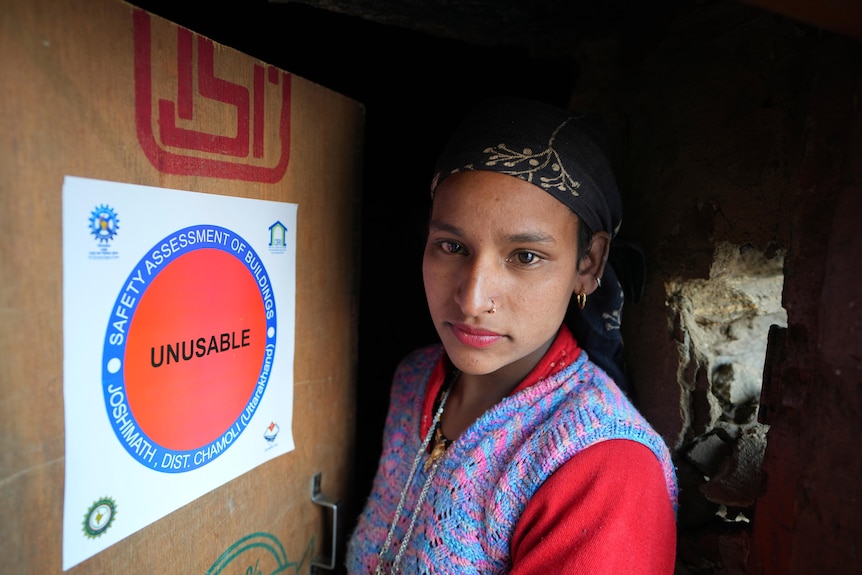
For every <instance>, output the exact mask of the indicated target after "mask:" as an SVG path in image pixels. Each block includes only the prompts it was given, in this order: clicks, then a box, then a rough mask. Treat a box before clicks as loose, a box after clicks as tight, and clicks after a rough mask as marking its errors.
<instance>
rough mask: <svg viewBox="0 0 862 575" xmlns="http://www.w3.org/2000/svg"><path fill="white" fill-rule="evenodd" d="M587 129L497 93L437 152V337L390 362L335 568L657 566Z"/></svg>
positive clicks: (662, 569)
mask: <svg viewBox="0 0 862 575" xmlns="http://www.w3.org/2000/svg"><path fill="white" fill-rule="evenodd" d="M595 129H596V128H595V125H594V123H593V121H592V120H591V119H590V117H588V116H584V115H582V114H578V113H575V112H573V111H571V110H565V109H559V108H556V107H553V106H549V105H546V104H543V103H539V102H531V101H526V100H520V99H499V100H494V101H490V102H486V103H485V104H484V105H482V106H480V107H479V108H477V109H476V110H474V111H473V112H472V113H471V114H469V115H468V116H467V117H466V118H465V120H464V122H463V123H462V125H461V127H460V129H459V130H458V131H457V132H456V134H455V135H454V136H453V138H452V139H451V141H450V143H449V145H448V146H447V147H446V149H445V150H444V152H443V154H442V155H441V157H440V158H439V160H438V164H437V172H436V175H435V177H434V180H433V182H432V186H431V187H432V194H433V203H432V210H431V217H430V223H429V229H428V237H427V242H426V247H425V253H424V257H423V266H422V272H423V277H424V283H425V292H426V297H427V300H428V308H429V311H430V313H431V318H432V320H433V322H434V325H435V327H436V330H437V332H438V334H439V337H440V340H441V344H435V345H432V346H430V347H426V348H423V349H419V350H417V351H415V352H413V353H412V354H410V355H409V356H408V357H406V358H405V359H404V360H403V361H402V363H401V364H400V365H399V367H398V369H397V371H396V374H395V378H394V382H393V387H392V391H391V397H390V405H389V412H388V415H387V420H386V428H385V430H384V439H383V441H384V443H383V452H382V455H381V459H380V464H379V467H378V470H377V474H376V476H375V479H374V484H373V488H372V493H371V495H370V497H369V499H368V501H367V503H366V506H365V509H364V511H363V513H362V515H361V516H360V518H359V522H358V524H357V527H356V529H355V531H354V533H353V534H352V536H351V539H350V543H349V546H348V553H347V568H348V572H349V573H352V574H364V573H410V574H418V573H423V574H424V573H441V574H447V575H457V574H462V573H477V574H486V573H512V574H518V575H524V574H541V575H547V574H548V573H572V574H575V573H578V574H590V575H596V574H614V575H618V574H620V573H626V574H627V575H630V574H667V575H670V574H672V573H673V571H674V558H675V547H676V525H675V513H676V504H677V484H676V478H675V475H674V469H673V465H672V462H671V458H670V455H669V452H668V449H667V447H666V445H665V444H664V442H663V440H662V439H661V437H660V436H658V435H657V434H656V432H655V431H654V430H653V429H652V428H651V426H650V425H649V423H647V421H646V420H645V419H644V418H643V417H642V416H641V415H640V414H639V413H638V411H637V410H636V408H635V407H634V406H633V405H632V403H631V402H630V401H629V399H628V397H627V396H626V394H625V393H624V392H623V391H621V389H620V386H619V385H618V383H617V382H615V381H614V378H617V379H618V380H621V379H622V378H623V374H624V373H625V372H624V370H623V369H622V367H621V365H620V357H621V355H620V343H621V342H620V339H619V320H620V314H621V307H622V290H621V288H620V286H619V283H618V282H617V281H616V277H615V275H614V273H613V270H612V269H611V267H610V266H609V265H608V263H607V262H608V255H609V250H610V247H611V242H612V240H613V237H614V235H615V234H616V232H617V230H618V228H619V224H620V219H621V207H620V199H619V192H618V190H617V187H616V184H615V182H614V178H613V174H612V172H611V168H610V164H609V161H608V159H607V157H606V156H605V154H604V153H603V151H602V147H601V145H600V144H599V141H598V140H597V137H596V134H597V133H596V132H595ZM570 308H572V310H571V312H572V313H567V312H568V311H569V309H570ZM567 315H569V316H570V318H569V319H570V321H571V322H572V323H571V326H572V327H569V324H568V323H567V321H564V320H566V318H567ZM573 333H576V334H578V339H576V338H575V336H574V335H573Z"/></svg>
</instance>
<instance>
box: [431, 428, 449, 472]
mask: <svg viewBox="0 0 862 575" xmlns="http://www.w3.org/2000/svg"><path fill="white" fill-rule="evenodd" d="M451 443H452V442H451V441H449V440H448V439H446V438H445V437H443V432H442V431H440V426H439V425H438V426H437V429H436V430H435V431H434V447H433V449H431V455H429V456H428V459H426V460H425V471H428V470H429V469H431V466H432V465H434V462H435V461H437V460H438V459H440V458H441V457H443V454H444V453H446V449H448V448H449V445H450V444H451Z"/></svg>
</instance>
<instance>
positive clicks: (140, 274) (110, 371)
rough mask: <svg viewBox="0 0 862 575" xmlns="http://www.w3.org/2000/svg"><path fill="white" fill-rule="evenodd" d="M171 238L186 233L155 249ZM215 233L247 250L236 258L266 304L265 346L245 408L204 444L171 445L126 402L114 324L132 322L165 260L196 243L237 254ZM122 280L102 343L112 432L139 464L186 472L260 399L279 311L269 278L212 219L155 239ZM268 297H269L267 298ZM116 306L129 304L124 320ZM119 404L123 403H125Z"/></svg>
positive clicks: (220, 449)
mask: <svg viewBox="0 0 862 575" xmlns="http://www.w3.org/2000/svg"><path fill="white" fill-rule="evenodd" d="M175 238H185V245H182V246H180V245H179V242H177V245H178V247H177V249H175V250H174V249H172V250H170V251H169V253H168V254H167V255H165V254H164V253H163V252H161V251H159V250H160V248H161V246H163V245H164V244H166V243H170V242H171V241H172V239H175ZM218 238H230V239H231V240H232V241H240V242H242V243H243V244H245V246H244V249H245V250H246V251H247V252H248V253H250V254H251V256H252V258H251V261H249V260H247V259H246V258H240V257H237V259H238V260H239V261H241V262H242V263H243V265H244V266H245V267H246V269H248V271H249V273H251V274H252V276H254V277H255V279H256V283H257V286H258V289H259V290H260V295H261V298H262V299H263V301H264V308H265V309H266V341H267V343H266V345H265V349H266V352H265V353H264V358H263V360H262V362H261V366H260V374H259V376H258V385H257V386H255V390H254V391H253V392H252V393H251V395H250V396H249V399H248V402H247V403H246V407H245V409H244V410H243V411H242V412H241V413H240V415H239V416H238V417H237V418H236V420H235V421H234V422H233V423H232V424H231V425H230V426H229V427H228V428H227V429H226V430H225V431H224V432H223V433H222V434H221V435H220V436H219V437H218V438H217V439H215V440H213V441H211V442H209V443H207V444H205V445H201V446H198V447H196V448H194V449H188V450H176V449H170V448H167V447H164V446H163V445H159V444H157V443H156V442H155V441H153V440H152V438H150V437H149V436H148V435H147V434H146V433H145V432H144V430H143V429H141V427H140V425H139V424H138V422H137V420H136V419H135V416H134V414H133V413H132V410H131V409H130V408H129V404H128V398H127V396H126V385H125V377H124V371H123V370H124V367H123V359H124V358H125V352H126V332H124V331H122V330H121V329H118V328H117V326H118V325H131V320H132V318H133V317H134V315H135V311H136V310H137V306H138V302H139V301H140V300H141V296H142V295H143V292H144V291H146V288H147V287H149V285H150V283H152V280H153V279H154V278H156V277H157V276H158V274H159V273H160V272H161V270H163V269H165V267H167V264H169V263H171V262H172V261H174V260H176V259H177V258H179V257H181V256H182V255H184V254H187V253H190V252H193V251H195V250H199V249H219V250H222V251H224V252H226V253H229V254H231V255H233V256H234V257H236V256H237V252H236V250H235V249H234V248H231V246H230V243H231V242H227V241H217V239H218ZM155 252H159V253H160V254H162V255H161V259H160V260H159V262H158V263H157V264H154V263H153V262H152V261H151V260H150V256H151V255H152V254H153V253H155ZM154 268H158V269H157V271H156V272H155V273H154V274H152V275H150V272H152V270H153V269H154ZM133 280H137V282H138V284H136V286H135V287H136V289H138V290H139V291H140V292H141V293H139V294H136V297H135V298H134V301H131V302H130V301H129V297H128V296H127V293H126V291H125V290H126V288H127V286H129V285H131V282H132V281H133ZM123 286H124V288H123V290H122V291H121V292H120V294H119V295H118V296H117V299H116V300H115V301H114V306H113V307H112V308H111V317H110V318H109V319H108V328H107V330H106V333H105V342H104V346H103V348H102V393H103V395H104V398H105V410H106V412H107V413H106V414H107V416H108V419H109V421H110V423H111V427H112V428H113V430H114V434H115V435H116V436H117V440H118V441H119V442H120V443H121V444H122V445H123V447H124V448H125V449H126V451H127V452H128V453H129V455H131V456H132V458H134V459H135V460H136V461H138V462H139V463H140V464H142V465H144V466H146V467H148V468H151V469H155V470H157V471H161V472H163V473H185V472H187V471H193V470H195V469H198V468H200V467H203V466H205V465H207V464H209V463H212V462H213V461H215V460H216V459H217V458H218V457H220V456H221V455H222V454H224V453H225V452H226V451H227V450H228V449H229V448H230V447H231V446H232V445H234V444H235V443H236V440H237V439H238V438H239V436H240V435H241V434H242V433H243V431H245V428H246V424H247V423H248V422H249V421H250V420H251V418H252V416H253V415H254V413H255V412H256V411H257V408H258V407H259V406H260V403H261V402H260V401H255V396H257V397H262V395H263V392H265V391H266V387H267V385H268V384H269V378H270V376H271V374H272V363H273V359H274V350H275V349H276V336H277V335H278V330H277V329H276V326H277V324H278V316H277V314H276V305H275V297H274V295H273V293H272V282H271V281H270V278H269V274H268V273H267V271H266V268H265V266H264V265H263V261H262V260H261V259H260V256H259V255H258V254H257V252H255V251H254V249H253V248H252V247H251V244H249V242H247V241H245V240H244V239H243V238H242V236H239V235H238V234H236V233H234V232H233V231H231V230H228V229H227V228H223V227H220V226H213V225H196V226H189V227H186V228H183V229H181V230H178V231H176V232H174V233H172V234H170V235H168V236H166V237H165V238H163V239H162V240H161V241H159V242H157V243H156V244H155V245H154V246H153V248H152V249H150V250H149V251H148V252H147V254H146V255H145V256H144V257H143V258H141V260H140V261H139V262H138V264H137V265H136V266H135V267H134V269H133V270H132V272H131V273H130V274H129V275H128V277H127V278H126V281H125V282H124V283H123ZM124 298H125V299H124ZM268 299H269V300H271V301H270V302H268V301H267V300H268ZM120 308H124V309H126V310H128V311H127V312H126V313H128V317H123V318H121V319H122V320H123V321H124V322H125V324H123V323H119V322H115V318H116V315H115V314H116V313H117V310H118V309H120ZM270 312H271V313H270ZM260 386H263V390H262V391H258V389H257V388H258V387H260ZM123 406H124V407H125V408H124V409H123ZM228 439H229V440H228ZM201 452H206V453H207V456H206V457H200V458H195V457H194V455H195V454H199V453H201ZM178 457H179V458H185V461H186V462H187V465H185V466H183V467H182V468H175V467H173V466H169V467H167V468H165V467H162V466H159V462H160V461H165V460H173V459H171V458H178Z"/></svg>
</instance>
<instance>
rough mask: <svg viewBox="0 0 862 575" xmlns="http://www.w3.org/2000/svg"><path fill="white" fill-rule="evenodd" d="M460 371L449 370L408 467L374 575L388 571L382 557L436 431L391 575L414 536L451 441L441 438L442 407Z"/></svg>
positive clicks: (387, 547)
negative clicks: (420, 485)
mask: <svg viewBox="0 0 862 575" xmlns="http://www.w3.org/2000/svg"><path fill="white" fill-rule="evenodd" d="M459 374H460V372H459V371H457V370H455V371H453V372H452V374H451V376H450V378H449V382H448V383H447V385H446V390H445V391H444V392H443V397H441V398H440V405H439V407H437V411H436V412H435V413H434V419H433V420H432V421H431V426H430V427H429V428H428V433H426V434H425V439H423V440H422V445H420V446H419V450H418V451H417V452H416V457H415V458H413V465H412V466H411V467H410V475H408V476H407V481H406V482H405V483H404V487H403V488H402V489H401V496H400V498H399V499H398V507H396V508H395V516H394V517H393V518H392V523H391V524H390V525H389V532H388V533H387V534H386V541H384V543H383V547H382V548H381V549H380V552H379V553H378V554H377V568H376V569H375V570H374V573H375V575H386V573H387V572H386V571H384V560H383V556H384V555H386V553H387V552H388V551H389V548H390V547H391V546H392V537H393V535H394V534H395V526H396V525H398V520H399V519H400V518H401V513H402V512H403V511H404V500H405V499H406V498H407V492H408V491H409V490H410V485H412V484H413V477H414V476H415V475H416V471H417V470H418V469H419V462H420V461H422V458H423V456H424V454H425V453H426V451H427V450H428V445H429V444H430V443H431V438H432V437H434V436H435V434H436V436H437V437H436V444H435V446H434V449H433V451H432V453H431V455H430V456H429V458H428V460H427V461H426V462H425V469H426V471H428V478H427V479H425V484H424V485H422V491H420V492H419V499H418V500H417V501H416V505H415V506H414V507H413V513H412V514H411V515H410V525H409V526H408V527H407V532H406V533H404V539H403V540H402V541H401V545H400V546H399V547H398V552H397V553H396V554H395V559H394V560H393V561H392V565H391V566H390V567H389V574H390V575H392V574H394V573H397V572H398V565H399V563H401V558H402V557H403V556H404V551H405V550H406V549H407V544H408V543H409V542H410V538H411V537H412V536H413V528H414V527H415V526H416V518H417V517H418V516H419V510H420V509H421V508H422V503H424V502H425V497H426V496H427V495H428V489H429V488H430V487H431V481H432V480H433V479H434V476H435V475H436V474H437V467H438V466H439V465H440V458H441V457H442V456H443V454H444V453H445V451H446V448H447V447H449V445H450V444H451V443H452V442H451V441H450V440H448V439H446V438H445V437H443V434H442V431H440V417H441V416H442V415H443V407H445V405H446V399H447V398H448V397H449V391H451V389H452V387H453V385H454V383H455V380H456V379H458V375H459ZM441 446H442V448H441ZM429 465H430V469H429Z"/></svg>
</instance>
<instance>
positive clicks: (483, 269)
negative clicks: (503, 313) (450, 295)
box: [455, 258, 498, 317]
mask: <svg viewBox="0 0 862 575" xmlns="http://www.w3.org/2000/svg"><path fill="white" fill-rule="evenodd" d="M495 267H496V266H495V265H494V263H493V262H492V261H484V260H481V259H479V258H475V259H473V260H471V261H470V262H469V264H468V265H465V266H464V269H463V276H462V278H461V281H460V283H459V286H458V290H457V292H456V293H455V301H456V302H457V303H458V306H459V307H460V308H461V311H462V312H463V313H464V315H465V316H467V317H475V316H478V315H482V314H485V313H488V312H489V311H490V310H491V309H492V308H494V307H495V304H494V303H492V301H491V300H492V299H493V298H494V297H495V293H493V292H494V290H495V289H496V288H495V286H496V285H497V283H498V281H497V278H496V270H495Z"/></svg>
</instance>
